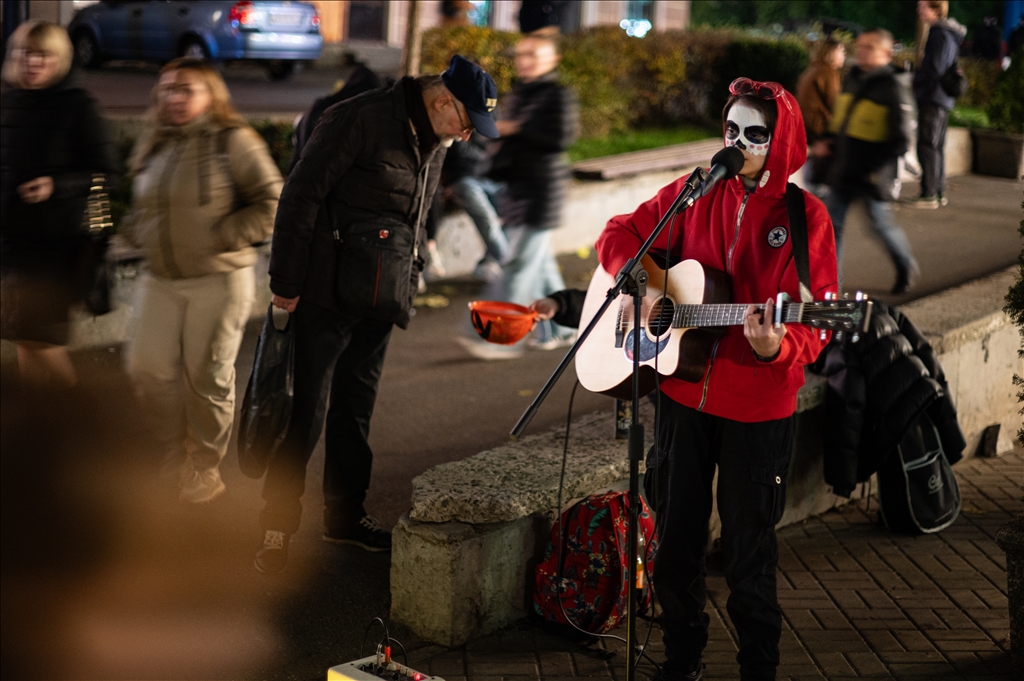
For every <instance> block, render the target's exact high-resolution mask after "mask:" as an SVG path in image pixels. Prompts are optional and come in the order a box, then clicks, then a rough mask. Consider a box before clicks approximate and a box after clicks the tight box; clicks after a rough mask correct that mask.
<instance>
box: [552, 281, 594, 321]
mask: <svg viewBox="0 0 1024 681" xmlns="http://www.w3.org/2000/svg"><path fill="white" fill-rule="evenodd" d="M548 298H551V299H552V300H554V301H555V302H556V303H558V313H557V314H555V316H554V317H553V318H552V321H553V322H555V324H561V325H562V326H568V327H571V328H574V329H577V328H579V326H580V317H581V316H582V315H583V303H584V302H585V301H586V299H587V292H586V291H580V290H579V289H574V288H567V289H565V290H563V291H555V292H554V293H551V294H549V295H548Z"/></svg>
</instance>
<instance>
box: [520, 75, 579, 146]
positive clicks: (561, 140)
mask: <svg viewBox="0 0 1024 681" xmlns="http://www.w3.org/2000/svg"><path fill="white" fill-rule="evenodd" d="M578 128H579V110H578V105H577V103H576V97H575V95H573V93H572V91H571V90H570V89H569V88H566V87H561V86H559V87H557V88H553V89H552V91H551V92H550V94H549V95H548V97H546V98H545V100H544V101H543V102H541V103H540V104H539V105H538V106H537V107H536V109H534V110H532V111H531V112H530V114H529V116H528V118H527V119H526V120H525V121H523V125H522V128H520V130H519V132H518V133H516V135H515V136H516V137H519V139H520V140H521V141H523V142H526V143H528V144H529V145H530V146H531V147H533V148H534V149H537V150H538V151H544V152H561V151H565V150H566V149H568V148H569V147H571V146H572V145H573V143H574V142H575V141H576V137H577V136H578V134H579V131H578Z"/></svg>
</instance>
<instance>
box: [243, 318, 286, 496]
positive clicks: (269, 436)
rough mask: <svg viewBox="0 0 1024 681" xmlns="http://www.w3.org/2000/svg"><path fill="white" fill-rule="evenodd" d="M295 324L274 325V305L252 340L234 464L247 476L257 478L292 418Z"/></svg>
mask: <svg viewBox="0 0 1024 681" xmlns="http://www.w3.org/2000/svg"><path fill="white" fill-rule="evenodd" d="M294 328H295V325H294V324H292V320H291V317H290V316H289V318H288V323H287V324H285V327H284V328H283V329H278V328H277V327H276V326H275V325H274V307H273V306H272V305H271V306H270V307H269V308H268V309H267V319H266V321H264V322H263V330H262V331H261V332H260V339H259V341H258V342H257V344H256V358H255V359H254V360H253V363H252V375H251V376H250V377H249V384H248V385H246V387H245V397H244V398H243V399H242V419H241V423H240V425H239V430H238V467H239V468H241V469H242V473H244V474H245V475H247V476H248V477H250V478H261V477H263V474H264V473H266V471H267V466H269V465H270V459H271V458H272V457H273V456H274V452H276V451H277V448H278V447H280V446H281V443H282V442H283V441H284V437H285V434H286V433H287V432H288V424H289V423H290V422H291V418H292V397H293V394H294V384H293V379H294V367H295V331H294Z"/></svg>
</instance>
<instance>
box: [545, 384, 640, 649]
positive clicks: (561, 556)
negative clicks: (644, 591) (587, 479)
mask: <svg viewBox="0 0 1024 681" xmlns="http://www.w3.org/2000/svg"><path fill="white" fill-rule="evenodd" d="M578 387H580V381H579V379H576V382H575V383H574V384H573V386H572V393H571V394H570V395H569V413H568V415H567V417H566V421H565V440H564V442H563V445H562V472H561V474H560V475H559V476H558V507H557V508H556V509H555V512H556V513H558V572H557V573H556V574H555V577H556V579H557V582H556V589H557V594H556V600H557V601H558V609H559V611H560V612H561V613H562V618H563V619H564V620H565V621H566V622H568V623H569V625H570V626H571V627H572V628H573V629H575V630H576V631H578V632H580V633H581V634H586V635H587V636H588V637H592V638H611V639H615V640H616V641H622V642H623V643H625V642H626V639H624V638H622V637H621V636H616V635H615V634H595V633H593V632H590V631H587V630H586V629H584V628H583V627H581V626H579V625H578V624H576V623H575V622H573V621H572V620H571V619H569V616H568V615H567V614H566V613H565V604H564V603H562V586H563V584H562V568H563V567H564V564H563V561H564V560H565V553H564V551H565V541H564V539H565V538H564V537H563V536H562V533H563V532H564V531H565V530H564V529H563V524H562V490H563V488H564V486H565V465H566V461H567V460H568V458H569V429H570V428H571V427H572V403H573V401H574V400H575V399H576V388H578ZM629 587H630V588H631V589H632V588H633V585H632V584H630V585H629Z"/></svg>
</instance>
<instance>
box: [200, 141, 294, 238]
mask: <svg viewBox="0 0 1024 681" xmlns="http://www.w3.org/2000/svg"><path fill="white" fill-rule="evenodd" d="M228 162H229V163H230V164H231V177H232V179H233V181H234V183H235V193H236V196H237V197H238V199H239V201H238V203H239V204H240V207H239V208H238V210H236V211H234V212H233V213H230V214H229V215H226V216H224V218H222V219H221V220H220V222H219V223H218V224H217V228H216V229H217V232H218V234H219V235H220V239H221V243H222V245H223V247H224V249H225V250H226V251H237V250H239V249H242V248H245V247H246V246H251V245H253V244H258V243H260V242H262V241H266V240H267V238H268V237H269V236H270V234H271V232H272V230H273V227H274V213H275V211H276V210H277V198H278V197H279V196H280V195H281V187H282V185H283V184H284V181H283V180H282V179H281V171H280V170H278V168H277V164H276V163H274V159H273V158H271V156H270V150H269V149H267V143H266V142H264V141H263V138H262V137H260V136H259V134H258V133H256V131H255V130H252V129H251V128H248V127H246V128H240V129H238V130H236V131H234V132H232V133H231V135H230V137H229V138H228Z"/></svg>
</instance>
